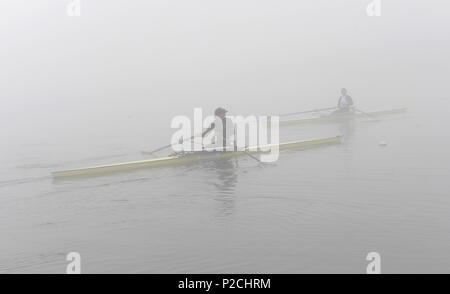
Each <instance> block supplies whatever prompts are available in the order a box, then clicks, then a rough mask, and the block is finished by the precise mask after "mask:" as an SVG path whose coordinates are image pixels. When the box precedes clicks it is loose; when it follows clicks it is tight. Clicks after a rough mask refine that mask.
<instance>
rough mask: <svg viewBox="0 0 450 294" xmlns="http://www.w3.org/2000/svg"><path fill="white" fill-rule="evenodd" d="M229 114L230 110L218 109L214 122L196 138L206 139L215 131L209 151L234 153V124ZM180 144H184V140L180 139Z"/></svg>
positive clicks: (215, 112)
mask: <svg viewBox="0 0 450 294" xmlns="http://www.w3.org/2000/svg"><path fill="white" fill-rule="evenodd" d="M227 112H228V110H226V109H224V108H222V107H219V108H217V109H216V110H215V111H214V122H213V123H212V124H211V125H210V126H209V127H208V128H207V129H206V130H205V131H203V133H202V134H198V135H195V136H194V137H197V136H200V135H201V136H202V138H204V137H205V136H206V135H208V134H209V133H210V132H211V131H212V130H214V133H215V134H214V137H213V138H212V144H211V145H209V146H207V148H208V149H212V150H214V151H234V123H233V121H232V120H231V119H230V118H228V117H226V114H227ZM194 137H192V138H191V139H193V138H194ZM179 143H180V144H182V143H183V139H180V141H179ZM204 148H205V147H204ZM204 148H203V149H204Z"/></svg>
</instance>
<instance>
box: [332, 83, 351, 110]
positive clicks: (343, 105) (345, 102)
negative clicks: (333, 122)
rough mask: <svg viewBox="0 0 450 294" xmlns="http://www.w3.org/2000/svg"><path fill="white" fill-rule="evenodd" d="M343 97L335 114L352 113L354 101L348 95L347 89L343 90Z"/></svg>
mask: <svg viewBox="0 0 450 294" xmlns="http://www.w3.org/2000/svg"><path fill="white" fill-rule="evenodd" d="M341 95H342V96H341V97H339V101H338V105H337V106H338V109H337V110H336V111H335V112H334V113H346V112H350V110H351V107H352V106H353V99H352V97H350V96H349V95H348V94H347V89H345V88H342V90H341Z"/></svg>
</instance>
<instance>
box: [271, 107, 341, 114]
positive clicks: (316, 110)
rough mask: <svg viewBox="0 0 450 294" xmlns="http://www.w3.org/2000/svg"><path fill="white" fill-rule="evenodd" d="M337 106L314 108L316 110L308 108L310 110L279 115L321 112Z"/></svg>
mask: <svg viewBox="0 0 450 294" xmlns="http://www.w3.org/2000/svg"><path fill="white" fill-rule="evenodd" d="M336 108H337V107H327V108H321V109H314V110H308V111H300V112H291V113H284V114H280V115H278V116H291V115H297V114H305V113H311V112H320V111H325V110H332V109H336Z"/></svg>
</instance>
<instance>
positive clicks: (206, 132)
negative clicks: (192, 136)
mask: <svg viewBox="0 0 450 294" xmlns="http://www.w3.org/2000/svg"><path fill="white" fill-rule="evenodd" d="M215 127H216V125H215V124H214V123H212V124H211V126H210V127H209V128H207V129H206V130H205V131H204V132H203V133H202V137H204V136H206V135H207V134H208V133H209V132H211V131H212V130H214V128H215Z"/></svg>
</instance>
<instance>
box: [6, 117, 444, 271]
mask: <svg viewBox="0 0 450 294" xmlns="http://www.w3.org/2000/svg"><path fill="white" fill-rule="evenodd" d="M443 112H444V111H443ZM446 120H447V119H446V118H444V116H443V115H442V116H441V115H440V114H439V113H437V114H435V116H434V119H431V120H430V119H429V117H426V116H424V115H420V112H419V111H418V110H417V109H409V111H408V112H407V113H406V114H404V115H395V116H389V117H385V118H383V120H381V121H376V122H374V121H371V120H370V119H361V120H355V121H351V122H346V123H337V124H323V125H310V126H293V127H288V128H285V129H282V134H281V137H282V139H284V140H289V139H306V138H313V137H322V136H334V135H337V134H343V135H344V142H343V143H342V144H341V145H333V146H326V147H321V148H317V149H308V150H289V151H282V153H281V155H280V159H279V160H278V162H276V163H274V164H268V165H261V164H258V163H257V162H255V161H254V160H253V159H251V158H247V157H241V158H239V159H237V160H236V159H231V160H225V161H220V162H205V163H201V164H194V165H186V166H181V167H167V168H158V169H146V170H140V171H136V172H129V173H120V174H113V175H108V176H104V177H94V178H86V179H76V180H68V181H60V182H55V181H53V180H52V179H51V178H50V176H49V173H50V172H51V171H54V170H59V169H66V168H73V167H82V166H89V165H94V164H99V163H115V162H121V161H127V160H138V159H143V158H145V157H143V156H142V155H141V154H140V149H139V148H140V147H141V146H145V147H142V149H143V148H146V147H148V149H151V148H153V147H158V145H159V144H161V145H164V144H167V143H166V142H167V140H168V139H169V138H170V137H169V138H166V137H165V135H163V134H162V133H158V134H155V133H153V134H154V136H156V138H157V140H156V142H154V141H152V140H151V139H149V137H151V134H147V135H148V136H143V131H142V132H141V133H140V132H139V131H136V132H126V126H127V125H125V126H124V127H123V130H124V131H122V132H118V135H114V132H112V131H111V132H110V135H108V134H107V133H106V135H104V136H97V135H92V136H91V137H90V138H86V137H79V138H77V137H76V135H73V136H69V135H66V136H61V137H60V140H55V139H53V140H48V138H47V137H46V136H42V137H41V138H40V140H39V139H37V140H33V141H32V142H33V143H32V144H31V143H29V142H27V143H24V142H17V143H15V144H12V145H11V146H3V147H2V148H3V149H4V150H3V154H5V155H6V156H4V157H3V158H2V168H1V174H0V175H1V181H0V231H1V235H2V242H0V272H3V273H30V272H32V273H37V272H40V273H64V272H65V268H66V264H67V263H66V261H65V257H66V254H67V253H68V252H71V251H77V252H79V253H80V254H81V257H82V271H83V272H85V273H100V272H102V273H118V272H124V273H364V272H365V268H366V265H367V261H366V260H365V257H366V255H367V253H369V252H371V251H377V252H379V253H380V254H381V257H382V271H383V272H386V273H397V272H403V273H405V272H410V273H419V272H428V273H429V272H446V273H448V272H450V255H449V254H448V248H450V234H449V229H448V225H449V220H450V218H449V213H448V211H449V209H450V197H449V192H448V191H449V190H450V189H449V188H450V184H449V181H448V178H449V175H450V167H449V162H450V161H449V159H450V155H449V152H448V150H450V137H449V136H443V135H442V131H441V130H440V129H442V128H443V127H444V122H445V121H446ZM131 124H132V123H130V129H132V125H131ZM69 137H70V139H69ZM381 141H385V142H386V143H387V145H386V146H380V145H379V142H381ZM149 142H152V144H153V145H150V146H149V145H148V143H149ZM165 154H166V153H165V152H162V153H161V155H165Z"/></svg>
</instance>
